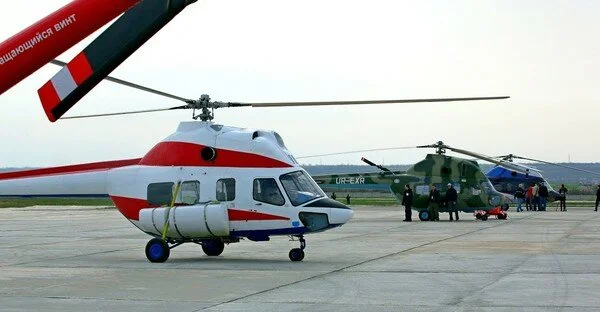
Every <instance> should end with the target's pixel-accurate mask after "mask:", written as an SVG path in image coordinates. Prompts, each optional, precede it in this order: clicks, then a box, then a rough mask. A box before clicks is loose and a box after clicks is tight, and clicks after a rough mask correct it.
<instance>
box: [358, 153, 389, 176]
mask: <svg viewBox="0 0 600 312" xmlns="http://www.w3.org/2000/svg"><path fill="white" fill-rule="evenodd" d="M360 160H362V161H363V162H365V163H366V164H367V165H369V166H373V167H377V168H379V169H380V170H382V171H386V172H389V173H393V172H392V171H391V170H390V169H388V168H386V167H383V166H380V165H377V164H375V163H374V162H372V161H370V160H368V159H366V158H364V157H361V158H360Z"/></svg>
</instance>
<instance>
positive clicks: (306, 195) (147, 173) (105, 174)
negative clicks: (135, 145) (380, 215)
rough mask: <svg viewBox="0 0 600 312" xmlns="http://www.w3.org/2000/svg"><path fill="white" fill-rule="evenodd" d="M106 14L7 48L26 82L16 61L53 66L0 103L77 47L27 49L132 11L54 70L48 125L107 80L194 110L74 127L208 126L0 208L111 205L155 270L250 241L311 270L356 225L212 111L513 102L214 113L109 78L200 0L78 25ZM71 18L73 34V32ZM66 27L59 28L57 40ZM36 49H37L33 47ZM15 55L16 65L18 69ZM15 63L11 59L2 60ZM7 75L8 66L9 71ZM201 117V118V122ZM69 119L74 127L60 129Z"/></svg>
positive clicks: (64, 13)
mask: <svg viewBox="0 0 600 312" xmlns="http://www.w3.org/2000/svg"><path fill="white" fill-rule="evenodd" d="M114 1H116V0H114ZM100 2H102V1H100ZM100 2H99V1H98V0H76V1H73V2H72V4H71V5H68V6H65V7H64V8H63V9H61V10H59V11H57V12H56V13H55V14H53V15H51V16H49V17H47V18H46V19H44V20H43V21H44V22H43V23H42V22H40V23H37V24H34V25H33V26H31V27H30V28H28V29H27V30H26V31H24V32H22V33H20V34H18V35H16V36H15V37H13V38H11V39H9V40H8V41H6V42H4V43H3V44H0V47H2V48H3V49H7V50H6V51H10V57H11V60H10V62H13V61H14V63H11V64H10V65H11V66H13V67H11V68H12V70H13V71H16V70H18V68H19V66H18V64H20V63H19V62H25V60H24V57H20V58H19V59H18V60H17V59H15V58H16V57H17V56H18V55H21V56H23V55H25V54H24V53H33V51H36V53H42V54H43V55H38V56H35V55H34V54H32V55H31V57H32V58H34V59H36V62H34V63H35V64H34V65H32V66H30V67H28V68H27V69H24V72H23V74H22V75H20V76H18V77H16V78H15V79H11V81H10V83H7V84H6V85H3V86H2V88H3V89H2V90H0V93H1V92H3V91H4V90H5V89H7V88H10V86H12V85H13V84H15V83H16V82H18V81H19V80H20V79H23V78H24V77H25V76H27V75H28V74H30V72H32V71H34V70H35V69H37V68H38V67H40V66H42V65H43V64H45V62H47V61H48V58H52V55H57V54H58V53H60V51H62V50H64V49H65V48H67V47H68V46H70V45H72V44H73V43H74V39H73V40H71V39H69V38H71V37H69V36H65V35H64V34H65V33H62V34H63V35H61V36H58V35H57V36H54V37H48V38H42V39H44V44H50V43H51V42H52V43H53V44H52V45H53V46H54V45H56V46H55V47H58V48H55V49H54V50H52V51H48V50H44V49H42V47H43V46H42V45H41V44H39V42H38V41H37V40H40V39H39V38H37V37H35V40H36V41H35V42H33V41H32V40H34V39H28V38H30V37H31V36H33V34H37V33H36V31H42V30H46V29H49V30H50V31H51V32H52V29H51V28H48V27H50V25H54V27H55V28H54V29H55V30H56V29H62V30H64V28H65V27H72V28H70V29H72V30H71V31H74V32H77V34H78V35H77V38H79V37H83V36H85V35H86V34H87V33H89V32H90V31H91V30H92V28H97V27H99V25H101V24H102V23H105V22H107V21H108V20H109V19H110V17H112V16H114V15H115V14H117V13H119V12H121V11H123V10H126V9H127V8H128V7H130V6H133V7H132V8H130V9H128V10H127V11H126V12H125V13H124V14H123V15H122V16H121V17H120V18H119V19H118V20H117V21H116V22H114V23H113V24H112V25H111V26H110V27H109V28H107V29H106V30H105V31H104V32H103V33H102V34H101V35H100V36H99V37H98V39H96V40H95V41H94V42H92V43H91V44H90V45H89V46H88V47H87V48H86V49H85V50H83V51H82V53H80V54H78V55H77V56H76V57H75V58H74V59H73V60H72V61H71V62H69V63H68V64H66V63H63V62H60V61H56V60H54V61H52V62H53V63H54V64H57V65H60V66H63V68H62V69H61V70H60V71H59V72H58V74H56V75H55V76H54V77H53V78H52V79H51V80H50V81H48V82H47V83H46V84H44V86H42V87H41V88H40V90H38V93H39V96H40V99H41V101H42V105H43V107H44V111H45V113H46V115H47V116H48V119H49V120H51V121H56V120H58V119H59V118H61V116H63V114H64V113H65V112H66V111H68V109H69V108H71V107H72V106H73V105H74V104H75V103H76V102H77V101H78V100H79V99H81V98H82V97H83V96H85V94H87V92H89V90H91V89H92V88H93V87H94V86H95V85H96V84H97V83H99V82H100V81H101V80H102V79H107V80H109V81H112V82H116V83H120V84H124V85H126V86H129V87H134V88H137V89H141V90H144V91H148V92H151V93H155V94H159V95H162V96H166V97H169V98H171V99H176V100H180V101H183V102H185V105H182V106H176V107H171V108H167V109H158V110H145V111H134V112H124V113H115V114H100V115H92V116H78V117H70V118H81V117H98V116H109V115H121V114H132V113H143V112H153V111H161V110H174V109H193V110H194V113H193V119H194V120H197V119H199V121H191V122H182V123H181V124H180V125H179V127H178V128H177V130H176V132H175V133H173V134H171V135H170V136H168V137H167V138H165V139H164V140H163V141H161V142H159V143H158V144H156V146H154V148H152V149H151V150H150V151H149V152H148V153H146V154H145V155H144V157H142V158H137V159H126V160H117V161H106V162H97V163H88V164H80V165H72V166H63V167H53V168H43V169H34V170H25V171H18V172H7V173H1V174H0V196H2V197H32V196H37V197H98V196H109V197H110V198H111V199H112V201H113V202H114V204H115V206H116V207H117V209H118V210H119V211H120V212H121V213H122V214H123V216H125V218H127V219H128V220H129V221H130V222H131V223H132V224H133V225H135V226H136V227H137V228H139V229H140V230H141V231H143V232H145V233H147V234H149V235H150V236H153V237H154V238H152V239H151V240H150V241H149V242H148V244H147V245H146V256H147V258H148V260H150V261H151V262H164V261H166V260H167V259H168V258H169V255H170V250H171V249H173V248H175V247H177V246H179V245H181V244H184V243H196V244H200V245H201V246H202V249H203V251H204V252H205V253H206V254H207V255H209V256H217V255H220V254H221V253H222V252H223V249H224V246H225V244H229V243H235V242H239V241H240V240H241V239H243V238H247V239H249V240H252V241H267V240H269V238H270V237H271V236H275V235H286V236H290V237H292V238H297V239H298V241H299V242H300V248H294V249H292V250H290V252H289V258H290V259H291V260H292V261H301V260H302V259H303V258H304V248H305V246H306V244H305V240H304V235H305V234H309V233H317V232H321V231H325V230H328V229H332V228H335V227H339V226H341V225H343V224H345V223H346V222H348V221H349V220H350V219H351V218H352V216H353V211H352V210H351V209H350V208H349V207H347V206H345V205H343V204H341V203H339V202H337V201H334V200H332V199H329V198H327V197H326V196H325V194H324V193H323V191H322V190H321V189H320V188H319V186H318V185H317V184H316V183H315V181H314V180H313V179H312V178H311V177H310V176H309V175H308V174H307V173H306V171H305V170H304V169H302V167H300V165H299V164H298V162H297V161H296V160H295V159H294V157H293V155H292V153H291V152H290V151H289V150H288V149H287V148H286V146H285V144H284V142H283V139H282V138H281V136H279V135H278V134H277V133H276V132H274V131H270V130H256V129H242V128H237V127H231V126H224V125H220V124H217V123H214V122H213V121H212V120H213V118H214V109H217V108H224V107H242V106H251V107H279V106H313V105H351V104H384V103H415V102H442V101H470V100H491V99H504V98H508V97H478V98H445V99H409V100H375V101H342V102H283V103H232V102H214V101H211V100H210V97H209V96H208V95H203V96H202V97H200V99H198V100H191V99H186V98H182V97H179V96H175V95H171V94H168V93H164V92H160V91H157V90H153V89H150V88H146V87H143V86H139V85H136V84H132V83H130V82H126V81H123V80H120V79H116V78H112V77H108V76H107V75H108V74H109V73H110V72H111V71H112V70H113V69H114V68H116V67H117V66H118V65H119V64H120V63H121V62H123V61H124V60H125V59H126V58H127V57H128V56H129V55H131V54H132V53H133V52H134V51H135V50H136V49H137V48H138V47H139V46H141V45H142V44H143V43H144V42H146V40H148V39H149V38H150V37H151V36H152V35H154V34H155V33H156V32H157V31H158V30H160V28H161V27H162V26H164V25H165V24H166V23H168V22H169V21H170V20H171V19H172V18H173V17H174V16H175V15H177V14H178V13H179V12H181V11H182V10H183V9H184V8H185V7H186V6H187V5H188V4H191V3H193V2H195V0H177V1H167V0H140V1H135V0H129V1H127V2H126V3H125V2H123V5H122V7H118V8H115V10H111V11H110V12H103V13H104V15H105V17H104V18H103V19H102V20H98V21H96V22H95V23H94V24H93V27H92V25H88V26H89V27H87V26H85V27H84V25H81V24H73V23H76V22H80V23H85V22H86V21H85V19H83V18H80V19H78V17H79V15H77V14H79V12H81V14H83V15H81V17H84V16H94V15H93V14H92V13H93V12H94V8H95V7H97V6H100V7H104V5H103V4H102V3H100ZM84 13H85V14H87V15H85V14H84ZM88 13H89V14H88ZM90 14H91V15H90ZM71 16H74V17H71ZM67 18H68V21H69V23H67V22H66V19H67ZM72 19H75V20H72ZM57 21H58V24H56V23H57ZM61 23H64V25H62V24H61ZM46 24H47V25H46ZM56 25H59V27H58V28H56ZM73 25H75V26H73ZM133 26H135V27H133ZM62 30H61V31H62ZM56 32H58V30H56ZM45 34H46V35H48V33H45ZM23 40H27V41H23ZM77 40H79V39H77ZM22 42H27V43H28V44H29V46H30V48H28V49H25V44H24V43H22ZM34 44H35V47H33V46H32V45H34ZM21 50H23V51H21ZM25 50H27V51H25ZM2 51H3V50H2ZM44 51H46V52H44ZM0 52H1V51H0ZM17 52H18V53H17ZM21 53H22V54H21ZM0 54H2V53H0ZM13 54H15V55H16V56H14V57H13V56H12V55H13ZM6 55H9V54H4V55H0V57H4V56H6ZM4 60H5V59H3V62H4ZM6 64H7V63H6V62H5V63H3V66H4V65H6ZM9 76H10V75H9ZM197 110H198V111H199V114H196V111H197ZM66 118H69V117H63V118H62V119H66Z"/></svg>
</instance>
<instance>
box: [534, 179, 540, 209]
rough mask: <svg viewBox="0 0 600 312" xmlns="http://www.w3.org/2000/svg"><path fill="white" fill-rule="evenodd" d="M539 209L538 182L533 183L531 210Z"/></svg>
mask: <svg viewBox="0 0 600 312" xmlns="http://www.w3.org/2000/svg"><path fill="white" fill-rule="evenodd" d="M538 210H540V194H539V186H538V184H537V183H536V184H534V185H533V211H538Z"/></svg>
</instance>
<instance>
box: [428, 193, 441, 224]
mask: <svg viewBox="0 0 600 312" xmlns="http://www.w3.org/2000/svg"><path fill="white" fill-rule="evenodd" d="M427 200H428V202H429V203H428V207H429V221H440V214H439V206H438V205H439V202H440V191H438V190H437V188H436V187H435V185H433V184H432V185H431V190H430V191H429V197H428V198H427Z"/></svg>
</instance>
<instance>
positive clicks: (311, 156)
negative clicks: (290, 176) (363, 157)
mask: <svg viewBox="0 0 600 312" xmlns="http://www.w3.org/2000/svg"><path fill="white" fill-rule="evenodd" d="M413 148H415V146H400V147H386V148H372V149H364V150H355V151H346V152H336V153H327V154H318V155H307V156H300V157H296V159H303V158H314V157H325V156H335V155H346V154H355V153H365V152H380V151H393V150H402V149H413Z"/></svg>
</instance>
